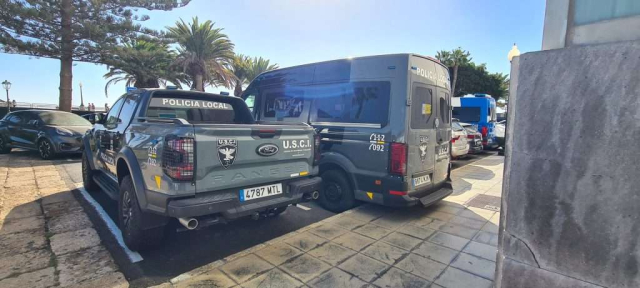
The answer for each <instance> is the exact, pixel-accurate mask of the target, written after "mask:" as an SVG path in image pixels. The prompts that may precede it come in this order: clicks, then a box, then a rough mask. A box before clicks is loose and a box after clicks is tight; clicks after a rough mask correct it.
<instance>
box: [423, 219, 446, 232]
mask: <svg viewBox="0 0 640 288" xmlns="http://www.w3.org/2000/svg"><path fill="white" fill-rule="evenodd" d="M444 224H447V222H445V221H442V220H438V219H433V221H431V223H429V224H427V225H423V226H422V228H428V229H433V230H438V229H440V227H442V225H444Z"/></svg>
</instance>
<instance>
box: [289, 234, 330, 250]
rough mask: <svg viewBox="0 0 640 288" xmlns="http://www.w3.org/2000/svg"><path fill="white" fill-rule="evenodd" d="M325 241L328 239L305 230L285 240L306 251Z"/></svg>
mask: <svg viewBox="0 0 640 288" xmlns="http://www.w3.org/2000/svg"><path fill="white" fill-rule="evenodd" d="M324 242H326V240H324V239H322V238H320V237H318V236H316V235H313V234H310V233H309V232H304V233H301V234H298V235H296V236H293V237H291V238H289V239H287V240H285V243H287V244H289V245H291V246H293V247H296V248H298V249H300V250H302V251H305V252H306V251H309V250H311V249H313V248H316V247H318V246H320V245H322V244H323V243H324Z"/></svg>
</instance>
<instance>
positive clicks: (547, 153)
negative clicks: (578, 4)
mask: <svg viewBox="0 0 640 288" xmlns="http://www.w3.org/2000/svg"><path fill="white" fill-rule="evenodd" d="M515 66H516V68H517V73H515V74H514V75H515V78H516V79H515V82H516V84H515V87H512V89H513V90H514V93H513V95H510V98H509V105H510V107H509V116H508V118H509V119H508V126H507V135H508V136H507V150H506V159H505V161H506V162H505V180H504V184H503V197H502V199H503V203H502V205H503V206H502V215H501V217H503V219H501V222H500V233H501V240H500V245H499V252H498V253H499V255H498V263H497V271H496V272H497V274H496V285H497V287H544V288H547V287H600V286H603V287H640V274H639V273H638V272H639V266H640V263H639V262H640V247H639V245H638V240H639V239H640V171H639V170H640V169H638V167H640V152H638V149H637V146H638V143H640V73H638V69H639V67H640V41H634V42H621V43H613V44H602V45H588V46H579V47H572V48H566V49H558V50H550V51H542V52H533V53H527V54H524V55H522V56H520V57H519V59H518V61H517V62H516V63H515ZM512 83H513V78H512Z"/></svg>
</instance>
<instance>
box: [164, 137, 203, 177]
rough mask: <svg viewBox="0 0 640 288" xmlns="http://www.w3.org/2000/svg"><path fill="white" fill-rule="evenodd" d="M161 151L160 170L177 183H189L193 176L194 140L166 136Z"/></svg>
mask: <svg viewBox="0 0 640 288" xmlns="http://www.w3.org/2000/svg"><path fill="white" fill-rule="evenodd" d="M164 144H165V145H164V150H163V151H162V170H164V173H165V174H167V176H169V177H171V178H172V179H174V180H178V181H191V180H193V174H194V168H195V167H194V166H195V163H194V151H195V149H194V148H195V147H194V146H195V140H194V139H193V138H188V137H176V136H173V137H172V136H167V137H166V138H165V143H164Z"/></svg>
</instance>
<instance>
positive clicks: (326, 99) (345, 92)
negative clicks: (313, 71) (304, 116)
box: [306, 81, 391, 126]
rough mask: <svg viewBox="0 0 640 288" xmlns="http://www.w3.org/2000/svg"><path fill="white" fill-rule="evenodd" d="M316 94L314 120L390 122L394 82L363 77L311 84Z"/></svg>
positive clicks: (311, 96)
mask: <svg viewBox="0 0 640 288" xmlns="http://www.w3.org/2000/svg"><path fill="white" fill-rule="evenodd" d="M307 89H308V90H307V91H306V92H307V94H308V96H307V97H309V98H313V100H314V102H313V110H314V111H315V113H312V119H311V121H313V122H341V123H366V124H380V125H381V126H384V125H386V124H387V121H388V118H389V99H390V97H391V95H390V94H391V92H390V91H391V84H390V83H389V82H388V81H361V82H348V83H332V84H320V85H315V86H312V87H307Z"/></svg>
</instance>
